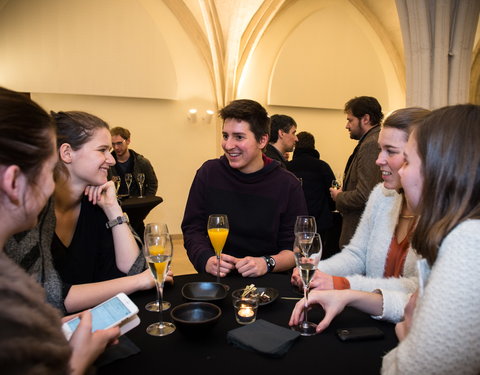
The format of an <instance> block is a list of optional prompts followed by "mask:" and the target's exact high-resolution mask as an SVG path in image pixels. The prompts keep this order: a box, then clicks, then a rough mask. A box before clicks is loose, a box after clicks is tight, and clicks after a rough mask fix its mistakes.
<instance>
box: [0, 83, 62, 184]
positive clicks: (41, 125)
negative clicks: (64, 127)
mask: <svg viewBox="0 0 480 375" xmlns="http://www.w3.org/2000/svg"><path fill="white" fill-rule="evenodd" d="M0 134H1V137H0V164H3V165H13V164H15V165H18V167H19V168H20V169H21V171H22V172H23V173H24V174H25V175H26V176H27V179H28V180H29V182H32V181H33V180H35V178H36V177H38V174H39V173H40V171H41V169H42V167H43V163H44V162H45V161H46V160H47V159H48V158H49V157H50V156H52V155H53V153H54V145H53V142H52V136H54V134H55V127H54V123H53V120H52V118H51V117H50V116H49V115H48V113H47V112H45V110H43V109H42V108H41V107H40V106H39V105H38V104H37V103H35V102H34V101H32V100H31V99H30V98H29V97H28V96H27V95H24V94H21V93H18V92H15V91H12V90H8V89H6V88H3V87H0Z"/></svg>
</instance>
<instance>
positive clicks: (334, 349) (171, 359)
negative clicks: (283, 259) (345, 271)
mask: <svg viewBox="0 0 480 375" xmlns="http://www.w3.org/2000/svg"><path fill="white" fill-rule="evenodd" d="M194 281H215V279H214V277H212V276H209V275H206V274H192V275H184V276H176V277H175V285H174V286H168V285H167V286H165V291H164V294H165V297H164V299H165V300H166V301H169V302H171V303H172V306H176V305H179V304H181V303H185V302H187V300H186V299H185V298H184V297H183V296H182V294H181V289H182V286H183V285H184V284H185V283H188V282H194ZM222 282H224V283H225V284H228V285H229V286H230V292H229V293H228V295H227V297H226V298H225V299H223V300H221V301H215V302H214V303H216V304H217V305H218V306H219V307H220V308H221V309H222V316H221V317H220V320H219V322H218V323H217V324H216V325H215V326H214V327H213V329H212V330H211V331H210V332H209V333H208V334H206V335H203V336H201V337H191V336H188V335H185V334H184V333H183V332H182V331H181V330H179V329H177V330H176V331H175V332H174V333H173V334H171V335H169V336H165V337H152V336H150V335H148V334H147V333H146V332H145V329H146V327H147V326H148V325H149V324H151V323H153V322H155V321H158V313H153V312H148V311H146V310H145V304H146V303H147V302H150V301H151V300H154V299H155V298H156V293H155V291H154V290H151V291H148V292H137V293H134V294H133V295H131V298H132V300H133V301H134V302H135V303H136V304H137V306H138V308H139V310H140V311H139V316H140V319H141V323H140V325H139V326H138V327H136V328H134V329H133V330H132V331H130V332H128V333H127V334H126V336H127V337H128V338H129V339H130V340H131V341H132V342H133V343H135V344H136V345H137V346H138V347H139V348H140V353H139V354H136V355H132V356H130V357H128V358H125V359H121V360H117V361H115V362H113V363H110V364H108V365H104V366H102V367H99V368H98V369H97V373H98V374H116V375H118V374H171V373H188V372H191V373H197V374H207V373H209V374H219V373H226V374H246V373H250V374H259V373H266V374H268V373H273V372H276V373H277V374H298V373H299V372H302V368H305V369H308V370H314V371H316V372H317V371H318V372H319V373H321V374H322V375H323V374H378V373H380V367H381V363H382V356H383V355H384V354H385V353H386V352H388V351H389V350H390V349H392V348H394V347H395V346H396V345H397V339H396V336H395V330H394V328H395V326H394V325H393V324H391V323H387V322H380V321H376V320H374V319H372V318H371V317H370V316H369V315H367V314H364V313H361V312H359V311H357V310H355V309H353V308H346V309H345V311H343V312H342V313H341V314H340V315H339V316H337V317H336V318H335V319H334V320H333V322H332V324H331V325H330V327H329V328H327V330H326V331H324V332H322V333H321V334H318V335H315V336H310V337H302V336H301V337H299V338H298V340H297V341H296V342H295V343H294V344H293V346H292V347H291V348H290V350H289V352H288V353H287V354H286V355H285V356H283V357H281V358H271V357H267V356H265V355H262V354H259V353H256V352H251V351H246V350H242V349H239V348H237V347H234V346H233V345H231V344H228V343H227V341H226V335H227V332H228V331H229V330H231V329H234V328H238V327H240V325H239V324H237V323H236V321H235V317H234V314H233V307H232V302H231V296H230V294H231V291H233V290H235V289H238V288H243V287H245V286H246V285H249V284H255V286H257V287H273V288H275V289H277V290H278V291H279V297H278V298H277V300H275V301H274V302H272V303H270V304H268V305H265V306H260V307H259V311H258V315H257V319H264V320H266V321H269V322H271V323H274V324H277V325H280V326H283V327H288V320H289V318H290V314H291V311H292V309H293V306H294V305H295V303H296V301H292V300H285V299H282V298H281V297H300V296H301V295H300V294H299V293H298V292H297V291H296V290H294V288H293V287H292V286H291V285H290V275H288V274H279V273H273V274H267V275H265V276H263V277H261V278H242V277H239V276H229V277H226V278H224V279H222ZM170 310H171V309H170ZM170 310H168V311H166V312H164V313H163V316H164V320H167V321H172V319H171V317H170ZM322 315H323V311H322V310H321V309H319V308H317V309H314V310H312V311H310V313H309V320H310V321H314V322H318V321H319V319H320V318H321V317H322ZM363 326H375V327H378V328H380V329H381V330H382V331H383V332H384V333H385V337H384V338H383V339H380V340H372V341H361V342H342V341H340V340H339V339H338V338H337V336H336V334H335V332H336V330H337V329H339V328H350V327H363Z"/></svg>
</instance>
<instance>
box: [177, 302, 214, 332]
mask: <svg viewBox="0 0 480 375" xmlns="http://www.w3.org/2000/svg"><path fill="white" fill-rule="evenodd" d="M221 315H222V310H221V309H220V307H218V306H217V305H214V304H213V303H209V302H187V303H184V304H181V305H178V306H175V307H174V308H173V309H172V311H170V316H171V317H172V319H173V321H174V323H175V325H176V326H177V327H178V328H179V329H180V330H182V331H183V332H184V333H187V334H199V333H206V332H207V331H209V330H210V329H211V328H212V327H213V326H214V325H215V324H216V323H217V322H218V319H220V316H221Z"/></svg>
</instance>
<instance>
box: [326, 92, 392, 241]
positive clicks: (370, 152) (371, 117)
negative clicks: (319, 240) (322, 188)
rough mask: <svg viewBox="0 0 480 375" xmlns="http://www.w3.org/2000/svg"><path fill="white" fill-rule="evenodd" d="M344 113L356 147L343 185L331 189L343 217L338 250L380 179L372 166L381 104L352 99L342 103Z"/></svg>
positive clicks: (377, 171)
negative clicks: (356, 141)
mask: <svg viewBox="0 0 480 375" xmlns="http://www.w3.org/2000/svg"><path fill="white" fill-rule="evenodd" d="M344 112H345V113H346V115H347V124H346V126H345V128H346V129H347V130H348V131H349V132H350V138H352V139H356V140H358V144H357V146H356V147H355V149H354V150H353V153H352V155H350V157H349V158H348V162H347V165H346V167H345V172H344V177H343V186H342V187H341V188H340V189H334V188H331V189H330V194H331V196H332V198H333V200H334V201H335V203H336V207H337V210H338V211H339V212H340V213H341V214H342V233H341V235H340V241H339V245H340V248H342V247H343V246H344V245H346V244H348V243H349V242H350V239H351V238H352V237H353V234H354V233H355V230H356V228H357V225H358V222H359V221H360V217H361V215H362V213H363V210H364V208H365V204H366V202H367V200H368V197H369V195H370V192H371V191H372V189H373V187H374V186H375V185H376V184H377V183H379V182H380V181H381V180H382V178H381V173H380V169H379V168H378V166H377V165H376V164H375V160H376V159H377V156H378V133H379V132H380V124H381V122H382V119H383V113H382V107H381V106H380V103H379V102H378V101H377V99H375V98H373V97H371V96H360V97H355V98H353V99H350V100H349V101H348V102H347V103H346V104H345V110H344Z"/></svg>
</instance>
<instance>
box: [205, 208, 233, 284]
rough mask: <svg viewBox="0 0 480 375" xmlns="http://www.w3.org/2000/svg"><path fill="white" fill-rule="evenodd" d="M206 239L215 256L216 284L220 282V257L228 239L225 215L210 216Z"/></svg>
mask: <svg viewBox="0 0 480 375" xmlns="http://www.w3.org/2000/svg"><path fill="white" fill-rule="evenodd" d="M207 231H208V237H209V238H210V242H211V243H212V246H213V249H214V250H215V255H216V257H217V283H219V282H220V256H221V255H222V251H223V247H224V246H225V242H226V241H227V237H228V231H229V226H228V217H227V215H223V214H218V215H210V216H209V217H208V224H207Z"/></svg>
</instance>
